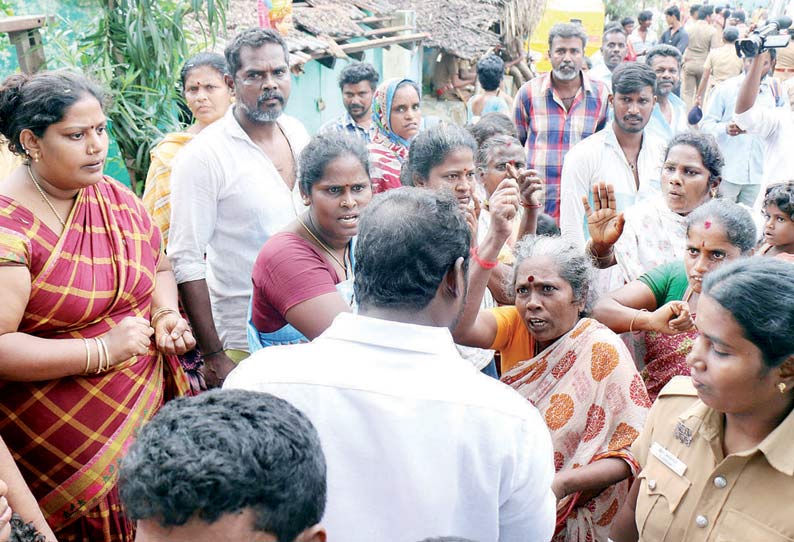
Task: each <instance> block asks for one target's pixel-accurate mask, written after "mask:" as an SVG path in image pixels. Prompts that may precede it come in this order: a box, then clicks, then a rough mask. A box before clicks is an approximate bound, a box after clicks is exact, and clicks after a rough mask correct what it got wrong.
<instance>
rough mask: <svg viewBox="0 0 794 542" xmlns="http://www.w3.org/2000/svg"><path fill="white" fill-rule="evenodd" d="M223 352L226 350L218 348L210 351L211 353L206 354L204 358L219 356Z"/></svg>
mask: <svg viewBox="0 0 794 542" xmlns="http://www.w3.org/2000/svg"><path fill="white" fill-rule="evenodd" d="M223 352H225V350H224V349H223V348H221V349H220V350H216V351H215V352H210V353H209V354H204V356H203V357H204V359H206V358H211V357H212V356H217V355H218V354H222V353H223Z"/></svg>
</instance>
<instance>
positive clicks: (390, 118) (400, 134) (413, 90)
mask: <svg viewBox="0 0 794 542" xmlns="http://www.w3.org/2000/svg"><path fill="white" fill-rule="evenodd" d="M421 102H422V93H421V91H420V90H419V85H417V84H416V82H414V81H412V80H411V79H399V78H394V79H388V80H386V81H384V82H383V83H381V84H380V85H379V86H378V88H377V90H375V95H374V96H373V97H372V122H374V123H375V126H376V127H377V132H376V133H375V135H374V136H373V137H372V141H370V143H369V146H368V150H369V161H370V164H371V171H370V176H371V178H372V192H373V193H375V194H378V193H380V192H384V191H386V190H391V189H392V188H399V187H400V186H402V184H401V183H400V171H401V169H402V165H403V162H405V161H406V160H407V159H408V148H409V147H410V146H411V140H412V139H413V138H414V137H415V136H416V134H418V133H419V130H420V128H421V126H422V105H421Z"/></svg>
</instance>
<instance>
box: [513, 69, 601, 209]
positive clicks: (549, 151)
mask: <svg viewBox="0 0 794 542" xmlns="http://www.w3.org/2000/svg"><path fill="white" fill-rule="evenodd" d="M608 96H609V91H608V90H607V87H606V85H604V83H602V82H600V81H596V80H593V79H590V78H589V77H587V75H586V74H584V73H583V74H582V86H581V88H580V89H579V92H578V93H577V94H576V96H575V97H574V100H573V104H572V105H571V108H570V109H569V110H568V111H566V110H565V107H564V106H563V103H562V99H560V97H559V94H558V93H557V92H556V91H555V90H554V89H553V87H552V86H551V73H547V74H545V75H542V76H540V77H536V78H535V79H533V80H531V81H528V82H527V83H524V85H523V86H522V87H521V88H520V89H519V91H518V95H517V96H516V100H515V104H516V105H515V122H516V126H517V128H518V137H519V139H520V140H521V142H522V143H523V144H524V147H525V148H526V151H527V165H528V167H529V168H531V169H535V170H537V171H538V173H539V174H540V176H541V177H542V178H543V179H544V180H545V182H546V208H545V211H546V213H547V214H549V215H551V216H552V217H554V219H555V220H556V221H557V222H559V219H560V174H561V172H562V161H563V159H564V158H565V155H566V153H567V152H568V149H570V148H571V147H573V146H574V145H576V144H577V143H579V142H580V141H581V140H583V139H584V138H586V137H587V136H589V135H592V134H593V133H595V132H597V131H598V130H601V129H602V128H603V127H604V126H605V125H606V122H607V109H608V107H609V102H608V100H607V97H608Z"/></svg>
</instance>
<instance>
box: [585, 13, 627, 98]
mask: <svg viewBox="0 0 794 542" xmlns="http://www.w3.org/2000/svg"><path fill="white" fill-rule="evenodd" d="M626 48H627V45H626V32H625V31H624V30H623V29H622V28H621V27H620V25H618V24H614V25H609V26H607V28H606V30H604V35H603V37H602V38H601V62H600V63H598V64H597V65H596V66H594V67H593V69H592V70H590V71H589V72H588V75H589V76H590V77H591V78H593V79H598V80H599V81H601V82H602V83H604V84H605V85H606V86H607V88H608V89H609V90H610V92H611V91H612V72H613V71H615V68H617V67H618V66H619V65H620V63H621V62H623V59H625V58H626Z"/></svg>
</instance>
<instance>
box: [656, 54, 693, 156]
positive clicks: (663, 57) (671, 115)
mask: <svg viewBox="0 0 794 542" xmlns="http://www.w3.org/2000/svg"><path fill="white" fill-rule="evenodd" d="M645 63H646V64H647V65H648V66H650V67H651V69H652V70H653V71H654V73H655V74H656V105H654V106H653V112H652V113H651V120H650V121H648V126H646V127H645V133H646V134H652V135H653V136H655V137H658V138H659V139H662V140H663V141H664V142H665V143H667V142H669V141H670V140H671V139H673V137H674V136H675V135H676V134H680V133H681V132H685V131H686V130H688V129H689V124H688V122H687V107H686V104H685V103H684V100H682V99H681V98H679V97H678V96H676V95H675V89H677V88H678V86H679V84H680V83H681V52H680V51H679V50H678V49H677V48H675V47H673V46H672V45H665V44H661V45H656V46H654V47H651V48H650V49H649V50H648V53H647V54H646V55H645Z"/></svg>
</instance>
